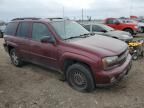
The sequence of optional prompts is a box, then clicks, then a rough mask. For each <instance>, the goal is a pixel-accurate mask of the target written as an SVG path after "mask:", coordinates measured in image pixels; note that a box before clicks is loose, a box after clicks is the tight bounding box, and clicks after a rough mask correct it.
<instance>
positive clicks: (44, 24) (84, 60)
mask: <svg viewBox="0 0 144 108" xmlns="http://www.w3.org/2000/svg"><path fill="white" fill-rule="evenodd" d="M4 40H5V43H4V48H5V50H6V51H7V52H8V54H9V55H10V58H11V61H12V63H13V64H14V65H15V66H21V65H22V63H23V61H27V62H31V63H35V64H38V65H41V66H44V67H47V68H51V69H54V70H56V71H58V72H60V73H62V75H63V76H64V77H65V78H66V80H67V81H68V84H69V85H70V86H71V87H72V88H74V89H76V90H78V91H81V92H89V91H92V90H94V88H95V87H96V86H108V85H111V84H114V83H116V82H118V81H119V80H120V79H122V78H123V77H124V76H125V75H127V74H128V72H129V70H130V68H131V55H130V54H129V51H128V45H127V44H126V43H125V42H122V41H120V40H117V39H113V38H109V37H106V36H99V35H91V34H90V33H89V32H88V31H87V30H86V29H85V28H84V27H82V26H81V25H80V24H78V23H76V22H74V21H70V20H64V19H61V20H60V19H58V20H57V19H52V18H51V19H50V20H49V19H39V18H17V19H14V20H12V21H11V22H10V23H8V25H7V27H6V30H5V35H4Z"/></svg>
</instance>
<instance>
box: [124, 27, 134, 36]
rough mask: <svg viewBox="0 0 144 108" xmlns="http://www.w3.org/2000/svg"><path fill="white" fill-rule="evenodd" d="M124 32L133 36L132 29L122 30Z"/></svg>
mask: <svg viewBox="0 0 144 108" xmlns="http://www.w3.org/2000/svg"><path fill="white" fill-rule="evenodd" d="M124 31H126V32H129V33H130V34H131V35H134V32H133V30H132V29H129V28H128V29H124Z"/></svg>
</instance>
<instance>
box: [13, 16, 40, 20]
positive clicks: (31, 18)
mask: <svg viewBox="0 0 144 108" xmlns="http://www.w3.org/2000/svg"><path fill="white" fill-rule="evenodd" d="M29 19H30V20H39V19H40V18H35V17H26V18H14V19H12V20H11V21H15V20H29Z"/></svg>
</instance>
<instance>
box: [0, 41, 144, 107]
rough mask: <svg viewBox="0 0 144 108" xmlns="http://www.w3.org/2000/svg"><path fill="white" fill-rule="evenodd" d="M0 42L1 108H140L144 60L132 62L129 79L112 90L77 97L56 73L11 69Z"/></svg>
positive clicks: (31, 67) (34, 68) (28, 66)
mask: <svg viewBox="0 0 144 108" xmlns="http://www.w3.org/2000/svg"><path fill="white" fill-rule="evenodd" d="M2 43H3V39H0V108H143V107H144V58H142V59H139V60H137V61H134V62H133V66H132V69H131V71H130V72H129V75H128V78H127V79H124V80H122V81H121V82H120V83H119V84H118V85H116V86H114V87H111V88H97V89H96V90H95V91H94V92H92V93H80V92H77V91H75V90H73V89H71V88H70V87H69V86H68V84H67V83H66V82H62V81H59V74H58V73H57V72H54V71H51V70H48V69H44V68H42V67H39V66H37V65H33V64H26V65H24V66H23V67H22V68H17V67H14V66H13V65H12V64H11V63H10V60H9V57H8V54H7V53H6V52H5V51H4V49H3V46H2Z"/></svg>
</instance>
